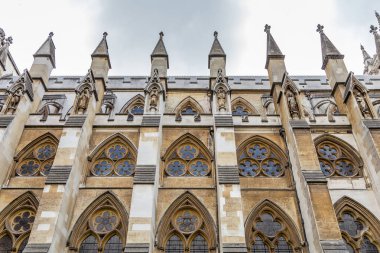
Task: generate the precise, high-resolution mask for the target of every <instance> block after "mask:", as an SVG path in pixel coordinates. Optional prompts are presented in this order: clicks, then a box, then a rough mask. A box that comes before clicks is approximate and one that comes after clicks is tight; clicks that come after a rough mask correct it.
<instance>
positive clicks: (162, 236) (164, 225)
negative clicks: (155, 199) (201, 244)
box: [156, 191, 217, 251]
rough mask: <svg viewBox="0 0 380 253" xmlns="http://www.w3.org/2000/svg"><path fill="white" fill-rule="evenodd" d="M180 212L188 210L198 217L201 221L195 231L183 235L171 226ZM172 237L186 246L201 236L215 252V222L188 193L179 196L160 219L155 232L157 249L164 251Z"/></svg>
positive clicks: (195, 198) (196, 199)
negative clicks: (178, 238) (180, 240)
mask: <svg viewBox="0 0 380 253" xmlns="http://www.w3.org/2000/svg"><path fill="white" fill-rule="evenodd" d="M182 210H185V211H186V210H190V211H191V212H193V213H194V214H196V215H199V218H198V219H200V220H201V221H202V222H200V223H199V224H198V226H197V229H195V230H194V231H191V233H190V234H189V233H187V234H184V233H183V232H181V230H180V229H179V228H178V227H177V226H176V225H175V224H173V217H177V213H178V212H180V211H182ZM172 235H177V236H178V237H180V238H181V239H182V240H183V242H184V241H185V242H186V245H190V243H191V241H192V240H193V239H194V237H195V236H197V235H202V236H203V237H204V238H205V239H206V241H207V244H208V248H209V250H211V251H215V250H216V247H217V230H216V225H215V222H214V220H213V218H212V216H211V215H210V213H209V211H208V210H207V208H206V207H205V206H204V205H203V204H202V202H201V201H200V200H199V199H198V198H197V197H195V196H194V195H193V194H192V193H191V192H189V191H186V192H185V193H183V194H182V195H181V196H179V197H178V198H177V199H176V200H175V201H174V202H173V203H172V204H171V205H170V206H169V208H168V209H167V210H166V211H165V213H164V215H163V216H162V217H161V220H160V223H159V224H158V227H157V232H156V242H157V248H158V249H159V250H164V249H165V246H166V243H167V241H168V239H169V238H170V237H171V236H172ZM184 248H185V247H184Z"/></svg>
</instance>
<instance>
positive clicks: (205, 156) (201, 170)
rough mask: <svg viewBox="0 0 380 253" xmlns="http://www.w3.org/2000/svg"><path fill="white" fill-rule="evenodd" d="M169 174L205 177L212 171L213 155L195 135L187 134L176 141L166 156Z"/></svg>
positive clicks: (166, 167) (166, 170) (166, 166)
mask: <svg viewBox="0 0 380 253" xmlns="http://www.w3.org/2000/svg"><path fill="white" fill-rule="evenodd" d="M164 159H165V172H166V175H167V176H172V177H180V176H194V177H204V176H208V175H210V173H211V167H212V163H211V156H210V155H209V152H208V151H207V149H206V148H205V147H204V145H203V144H202V143H201V142H200V141H198V140H197V139H196V138H195V137H193V136H190V135H186V136H184V137H182V138H180V139H179V140H178V141H177V142H176V143H174V144H173V145H172V146H171V147H170V148H169V150H168V152H167V154H166V155H165V156H164Z"/></svg>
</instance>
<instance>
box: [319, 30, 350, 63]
mask: <svg viewBox="0 0 380 253" xmlns="http://www.w3.org/2000/svg"><path fill="white" fill-rule="evenodd" d="M317 27H318V29H317V32H319V33H320V34H321V48H322V69H323V70H324V69H325V68H326V65H327V62H328V60H329V59H343V58H344V55H342V54H341V53H340V52H339V51H338V49H337V48H336V47H335V46H334V44H333V43H332V42H331V41H330V40H329V38H328V37H327V36H326V34H325V33H324V31H323V28H324V26H323V25H320V24H318V26H317Z"/></svg>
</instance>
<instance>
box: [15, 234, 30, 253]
mask: <svg viewBox="0 0 380 253" xmlns="http://www.w3.org/2000/svg"><path fill="white" fill-rule="evenodd" d="M28 240H29V237H28V238H25V239H24V240H23V241H22V243H21V244H20V247H18V250H17V253H22V252H23V251H24V249H25V247H26V245H27V244H28Z"/></svg>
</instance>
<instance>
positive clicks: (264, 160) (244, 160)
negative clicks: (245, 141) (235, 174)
mask: <svg viewBox="0 0 380 253" xmlns="http://www.w3.org/2000/svg"><path fill="white" fill-rule="evenodd" d="M239 157H240V159H239V173H240V175H241V176H243V177H256V176H259V175H263V176H268V177H280V176H282V175H283V174H284V171H285V170H284V162H285V161H283V162H280V159H279V158H278V156H277V154H276V153H275V152H273V150H272V149H271V148H270V147H269V145H265V144H262V143H260V142H253V143H251V144H249V145H247V147H245V150H243V151H242V152H241V154H240V155H239ZM282 160H283V159H282Z"/></svg>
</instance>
